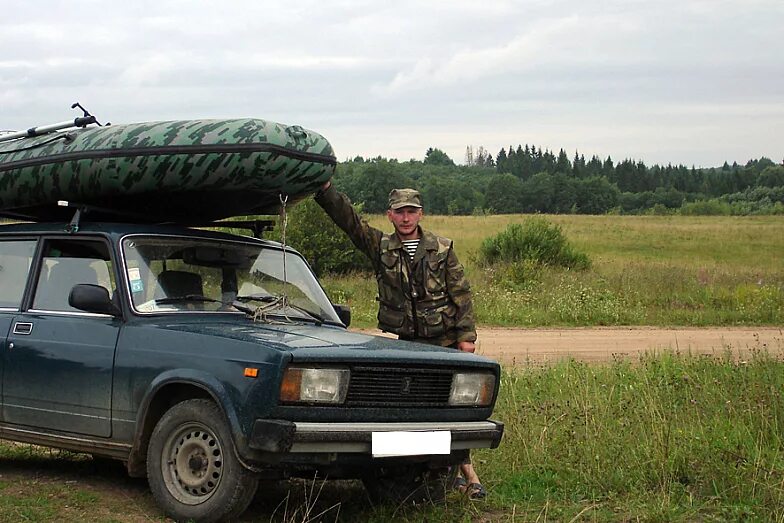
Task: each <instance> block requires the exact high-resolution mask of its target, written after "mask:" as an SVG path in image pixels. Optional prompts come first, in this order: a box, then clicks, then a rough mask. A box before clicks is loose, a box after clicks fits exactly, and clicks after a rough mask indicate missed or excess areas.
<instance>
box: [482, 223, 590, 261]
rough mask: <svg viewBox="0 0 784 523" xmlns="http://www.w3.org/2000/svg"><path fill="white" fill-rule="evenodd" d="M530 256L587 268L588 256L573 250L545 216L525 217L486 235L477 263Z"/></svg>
mask: <svg viewBox="0 0 784 523" xmlns="http://www.w3.org/2000/svg"><path fill="white" fill-rule="evenodd" d="M525 260H530V261H533V262H535V263H538V264H541V265H547V266H552V267H566V268H569V269H587V268H588V267H589V266H590V260H589V259H588V256H586V255H585V254H583V253H581V252H576V251H575V250H574V249H573V248H572V246H571V245H569V242H568V241H567V239H566V236H564V234H563V231H562V230H561V227H560V226H559V225H556V224H553V223H550V222H548V221H547V220H545V219H544V218H538V217H537V218H528V219H527V220H526V221H525V222H524V223H522V224H519V223H513V224H511V225H509V226H508V227H507V228H506V229H505V230H503V231H501V232H500V233H498V234H497V235H496V236H491V237H490V238H486V239H485V240H484V241H483V242H482V245H481V246H480V247H479V263H480V264H482V265H494V264H498V263H517V262H522V261H525Z"/></svg>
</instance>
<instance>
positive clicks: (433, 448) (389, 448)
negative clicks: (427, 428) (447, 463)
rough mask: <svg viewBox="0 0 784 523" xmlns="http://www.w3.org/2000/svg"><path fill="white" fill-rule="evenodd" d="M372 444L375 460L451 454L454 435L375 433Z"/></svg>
mask: <svg viewBox="0 0 784 523" xmlns="http://www.w3.org/2000/svg"><path fill="white" fill-rule="evenodd" d="M371 443H372V444H371V452H372V453H373V457H374V458H383V457H390V456H421V455H426V454H449V453H450V451H451V449H452V433H451V432H449V431H448V430H439V431H432V432H413V431H396V432H373V434H372V439H371Z"/></svg>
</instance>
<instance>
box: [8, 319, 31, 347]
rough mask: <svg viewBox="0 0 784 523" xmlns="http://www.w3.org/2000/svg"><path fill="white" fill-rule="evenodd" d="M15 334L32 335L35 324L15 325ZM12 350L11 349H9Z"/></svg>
mask: <svg viewBox="0 0 784 523" xmlns="http://www.w3.org/2000/svg"><path fill="white" fill-rule="evenodd" d="M13 332H14V334H21V335H24V336H26V335H28V334H32V332H33V324H32V323H27V322H21V321H20V322H16V323H14V331H13ZM9 348H10V347H9Z"/></svg>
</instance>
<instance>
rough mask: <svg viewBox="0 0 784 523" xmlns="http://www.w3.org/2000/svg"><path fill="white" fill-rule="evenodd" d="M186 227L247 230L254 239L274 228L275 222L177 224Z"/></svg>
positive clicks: (240, 221)
mask: <svg viewBox="0 0 784 523" xmlns="http://www.w3.org/2000/svg"><path fill="white" fill-rule="evenodd" d="M177 225H186V226H187V227H204V228H227V227H228V228H235V229H247V230H249V231H251V232H252V233H253V237H254V238H263V237H264V232H265V231H271V230H272V229H273V228H274V227H275V220H231V221H223V222H205V223H187V224H177Z"/></svg>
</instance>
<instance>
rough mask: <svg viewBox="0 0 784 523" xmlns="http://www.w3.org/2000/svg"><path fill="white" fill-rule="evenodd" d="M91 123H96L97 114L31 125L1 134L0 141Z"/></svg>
mask: <svg viewBox="0 0 784 523" xmlns="http://www.w3.org/2000/svg"><path fill="white" fill-rule="evenodd" d="M91 123H96V121H95V116H92V115H89V116H80V117H79V118H74V119H73V120H69V121H67V122H60V123H53V124H50V125H41V126H39V127H31V128H30V129H28V130H26V131H18V132H15V133H10V134H4V135H2V136H0V142H7V141H8V140H15V139H17V138H31V137H33V136H40V135H42V134H47V133H51V132H53V131H59V130H60V129H68V128H71V127H86V126H88V125H90V124H91Z"/></svg>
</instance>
